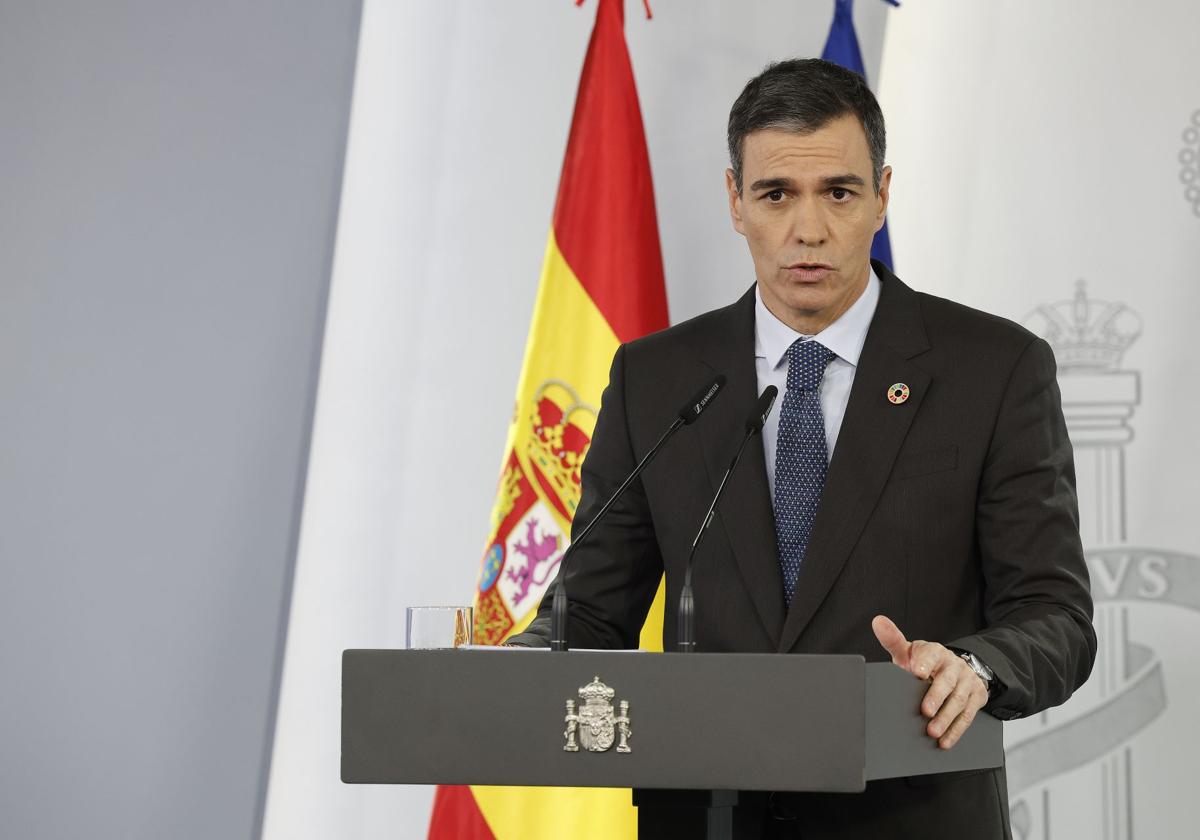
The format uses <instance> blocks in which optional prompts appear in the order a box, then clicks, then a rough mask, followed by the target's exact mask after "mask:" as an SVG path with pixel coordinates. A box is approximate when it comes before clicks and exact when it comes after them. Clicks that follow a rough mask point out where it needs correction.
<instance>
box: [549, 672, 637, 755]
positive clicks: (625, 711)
mask: <svg viewBox="0 0 1200 840" xmlns="http://www.w3.org/2000/svg"><path fill="white" fill-rule="evenodd" d="M614 694H616V692H615V691H613V690H612V689H611V688H609V687H608V686H606V685H605V684H604V683H602V682H600V678H599V677H592V681H591V682H590V683H588V684H587V685H585V686H583V687H582V688H580V689H579V700H580V701H581V702H580V705H579V709H578V711H576V707H575V701H574V700H568V701H567V715H566V717H565V718H563V722H564V723H565V724H566V725H567V728H566V730H565V731H564V732H563V737H564V738H566V741H567V742H566V743H565V744H564V745H563V749H564V750H565V751H567V752H579V747H580V745H581V744H582V745H583V748H584V749H585V750H587V751H588V752H605V751H606V750H608V749H609V748H610V747H612V745H613V741H614V740H615V741H616V742H617V752H619V753H627V752H631V750H630V748H629V739H630V737H631V736H632V735H633V729H632V728H631V724H630V721H629V701H628V700H622V701H621V704H620V708H621V713H620V714H616V713H614V711H613V704H612V700H613V695H614Z"/></svg>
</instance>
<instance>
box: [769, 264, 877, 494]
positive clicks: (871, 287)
mask: <svg viewBox="0 0 1200 840" xmlns="http://www.w3.org/2000/svg"><path fill="white" fill-rule="evenodd" d="M880 285H881V284H880V281H879V278H878V277H877V276H875V271H874V269H872V270H871V276H870V277H869V278H867V287H866V289H864V290H863V293H862V294H861V295H859V296H858V300H856V301H855V302H854V303H853V304H851V306H850V308H849V309H847V310H846V311H845V312H844V313H842V317H840V318H838V319H837V320H836V321H834V322H833V323H832V324H830V325H829V326H828V327H826V328H825V329H823V330H821V331H820V332H819V333H817V334H816V335H813V336H807V335H803V334H802V333H798V332H796V331H795V330H794V329H792V328H791V327H789V326H788V325H787V324H785V323H783V321H780V320H779V319H778V318H776V317H775V316H774V315H773V314H771V310H769V309H767V306H766V304H764V303H763V299H762V294H761V293H760V291H759V290H758V289H757V288H756V289H755V290H754V298H755V301H754V366H755V370H756V371H757V372H758V391H759V393H760V394H761V393H762V391H763V389H764V388H766V387H767V386H768V385H774V386H775V387H776V388H778V389H779V396H778V397H777V398H776V400H775V407H774V408H773V409H772V410H771V414H770V416H769V417H767V422H766V425H764V426H763V432H762V435H763V454H764V455H765V457H766V460H767V483H768V485H769V486H770V489H771V498H772V499H774V498H775V447H776V442H777V441H778V439H779V412H780V410H781V409H782V407H783V396H784V392H785V391H786V390H787V371H788V357H787V351H788V348H789V347H791V346H792V342H794V341H795V340H796V339H798V338H805V339H813V340H815V341H819V342H821V344H823V345H824V346H825V347H827V348H828V349H830V350H832V351H833V352H834V353H836V354H837V356H836V358H834V359H833V360H832V361H831V362H830V363H829V367H827V368H825V377H824V379H822V380H821V388H820V397H821V414H822V415H823V416H824V419H825V451H826V454H827V456H828V457H829V458H830V459H832V458H833V448H834V446H835V445H836V444H837V439H838V432H839V431H841V428H842V418H843V417H844V416H845V415H846V403H847V402H848V401H849V400H850V386H851V385H853V384H854V372H855V371H856V370H857V369H858V357H859V354H860V353H862V348H863V343H864V342H865V341H866V340H867V329H868V328H869V327H870V326H871V318H873V317H874V315H875V305H876V304H878V303H879V288H880Z"/></svg>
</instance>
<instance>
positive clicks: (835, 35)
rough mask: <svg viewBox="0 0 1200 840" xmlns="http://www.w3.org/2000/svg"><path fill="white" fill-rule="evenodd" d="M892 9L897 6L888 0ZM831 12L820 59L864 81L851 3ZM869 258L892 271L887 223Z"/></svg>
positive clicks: (839, 0)
mask: <svg viewBox="0 0 1200 840" xmlns="http://www.w3.org/2000/svg"><path fill="white" fill-rule="evenodd" d="M887 2H889V3H891V4H892V5H893V6H898V5H899V3H897V2H895V0H887ZM835 3H836V5H835V6H834V9H833V26H831V27H829V37H828V38H827V39H826V40H825V49H824V51H823V52H822V53H821V58H823V59H825V60H826V61H832V62H833V63H834V64H840V65H841V66H842V67H845V68H846V69H847V70H853V71H854V72H855V73H857V74H858V75H860V76H862V77H863V78H864V79H866V78H867V70H866V68H865V67H863V60H862V51H861V50H859V48H858V35H856V34H855V33H854V0H835ZM871 256H872V257H874V258H875V259H877V260H879V261H880V262H881V263H883V264H884V265H886V266H887V267H888V268H892V267H893V266H892V244H891V242H890V241H889V240H888V229H887V219H884V221H883V227H881V228H880V229H879V232H878V233H876V234H875V240H874V241H873V242H872V243H871Z"/></svg>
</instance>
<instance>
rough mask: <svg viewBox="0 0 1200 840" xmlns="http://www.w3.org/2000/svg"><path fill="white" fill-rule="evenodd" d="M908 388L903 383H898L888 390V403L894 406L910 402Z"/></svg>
mask: <svg viewBox="0 0 1200 840" xmlns="http://www.w3.org/2000/svg"><path fill="white" fill-rule="evenodd" d="M908 394H909V390H908V386H907V385H905V384H904V383H903V382H897V383H896V384H895V385H893V386H892V387H890V388H888V389H887V398H888V402H890V403H891V404H892V405H900V403H902V402H905V401H907V400H908Z"/></svg>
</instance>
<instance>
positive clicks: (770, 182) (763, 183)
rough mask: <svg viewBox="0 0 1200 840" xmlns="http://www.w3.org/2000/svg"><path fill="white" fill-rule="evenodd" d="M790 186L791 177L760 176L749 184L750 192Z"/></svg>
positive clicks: (781, 188)
mask: <svg viewBox="0 0 1200 840" xmlns="http://www.w3.org/2000/svg"><path fill="white" fill-rule="evenodd" d="M791 186H792V179H791V178H760V179H759V180H757V181H755V182H754V183H753V184H751V185H750V192H759V191H760V190H783V189H788V188H789V187H791Z"/></svg>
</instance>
